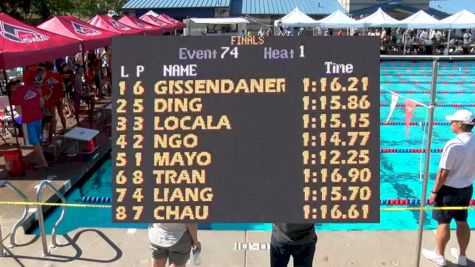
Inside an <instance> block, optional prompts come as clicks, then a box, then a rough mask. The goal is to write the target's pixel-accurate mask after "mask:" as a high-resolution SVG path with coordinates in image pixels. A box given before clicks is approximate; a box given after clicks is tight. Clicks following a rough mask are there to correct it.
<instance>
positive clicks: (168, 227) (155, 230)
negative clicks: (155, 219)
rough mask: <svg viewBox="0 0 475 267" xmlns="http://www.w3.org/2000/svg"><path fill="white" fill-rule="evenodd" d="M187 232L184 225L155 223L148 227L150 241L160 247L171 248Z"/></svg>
mask: <svg viewBox="0 0 475 267" xmlns="http://www.w3.org/2000/svg"><path fill="white" fill-rule="evenodd" d="M186 231H187V227H186V224H184V223H154V224H151V225H150V226H149V227H148V239H149V240H150V242H151V243H152V244H155V245H157V246H160V247H171V246H173V245H175V244H176V243H177V242H178V240H180V238H181V237H182V236H183V234H184V233H185V232H186Z"/></svg>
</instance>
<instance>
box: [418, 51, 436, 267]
mask: <svg viewBox="0 0 475 267" xmlns="http://www.w3.org/2000/svg"><path fill="white" fill-rule="evenodd" d="M437 60H438V59H437V58H434V60H433V62H432V90H431V97H430V98H431V99H430V105H429V108H428V111H429V122H428V123H429V127H428V131H427V144H426V158H425V163H424V182H423V185H422V197H421V206H420V209H419V229H418V231H417V248H416V262H415V266H419V264H420V260H421V246H422V231H423V230H424V219H425V204H426V199H427V185H428V182H429V167H430V149H431V145H432V129H433V128H434V126H433V124H434V108H435V91H436V89H437V69H438V65H439V63H438V61H437Z"/></svg>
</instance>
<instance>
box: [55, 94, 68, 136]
mask: <svg viewBox="0 0 475 267" xmlns="http://www.w3.org/2000/svg"><path fill="white" fill-rule="evenodd" d="M55 106H56V110H57V111H58V115H59V118H60V119H61V124H62V125H63V132H66V117H65V116H64V110H63V109H64V107H63V101H62V99H61V100H58V101H57V102H56V103H55ZM53 114H54V112H53ZM53 129H54V131H55V132H56V127H55V128H53Z"/></svg>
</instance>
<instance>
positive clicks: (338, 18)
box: [317, 10, 364, 28]
mask: <svg viewBox="0 0 475 267" xmlns="http://www.w3.org/2000/svg"><path fill="white" fill-rule="evenodd" d="M317 23H318V25H319V26H320V27H323V28H362V27H363V26H364V25H363V23H361V22H357V21H356V20H354V19H352V18H350V17H348V16H347V15H345V14H344V13H343V12H341V11H340V10H337V11H335V12H333V13H332V14H330V15H328V16H326V17H325V18H323V19H320V20H317Z"/></svg>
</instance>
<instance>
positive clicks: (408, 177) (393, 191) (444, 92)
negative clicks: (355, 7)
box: [46, 61, 475, 233]
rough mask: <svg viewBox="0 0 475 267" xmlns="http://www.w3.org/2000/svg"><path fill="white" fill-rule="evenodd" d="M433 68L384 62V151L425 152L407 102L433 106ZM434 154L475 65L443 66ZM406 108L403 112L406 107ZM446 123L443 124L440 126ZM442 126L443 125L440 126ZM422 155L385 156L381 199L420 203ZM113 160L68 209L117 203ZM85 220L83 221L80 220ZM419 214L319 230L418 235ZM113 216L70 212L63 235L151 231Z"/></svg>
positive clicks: (434, 162) (473, 94)
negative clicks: (96, 199)
mask: <svg viewBox="0 0 475 267" xmlns="http://www.w3.org/2000/svg"><path fill="white" fill-rule="evenodd" d="M431 72H432V62H430V61H427V62H412V61H383V62H381V88H382V89H384V90H383V91H382V92H381V94H380V99H381V112H380V114H381V118H380V119H381V121H385V120H386V117H387V115H388V114H389V110H390V108H389V104H390V103H391V93H390V92H387V91H386V90H390V91H394V92H396V93H399V94H400V95H401V96H400V97H399V101H398V104H399V105H398V107H397V108H396V109H395V110H394V113H393V114H392V116H391V118H390V120H389V122H390V124H389V125H386V124H382V125H381V126H380V129H381V135H380V136H381V148H388V149H406V148H415V149H419V148H425V146H426V145H425V143H424V142H425V139H426V137H425V136H424V132H425V131H426V126H425V125H426V123H425V122H427V121H428V113H427V109H426V108H425V107H416V109H415V112H414V115H413V118H412V121H413V122H415V125H413V126H411V127H410V129H409V135H408V136H407V137H406V128H405V125H404V123H403V122H404V121H405V114H404V107H403V105H404V102H405V100H406V99H405V98H410V99H413V100H415V101H418V102H421V103H424V104H428V103H429V101H430V94H429V93H428V91H429V90H430V89H431V80H432V76H431ZM437 91H438V92H440V93H438V94H437V96H436V103H437V105H441V106H440V107H437V108H436V109H435V115H434V121H435V122H436V125H435V126H434V131H433V139H432V148H433V149H442V148H443V146H444V144H445V142H446V141H447V140H449V139H450V138H452V137H453V136H454V134H453V133H452V132H451V131H450V127H449V126H448V125H446V124H444V122H445V119H444V118H445V115H447V114H449V113H453V112H454V111H455V110H457V109H458V108H459V107H455V106H450V105H451V104H462V105H469V106H470V107H467V108H468V109H471V110H472V111H475V108H474V107H471V105H473V104H474V103H475V61H453V62H452V61H445V62H444V61H442V62H440V66H439V72H438V82H437ZM401 105H402V106H401ZM439 122H441V123H439ZM438 124H440V125H438ZM424 156H425V155H424V154H422V153H381V172H380V183H381V199H419V198H420V197H421V192H422V180H421V177H422V176H421V173H422V169H423V164H424ZM439 159H440V153H438V152H435V153H432V155H431V159H430V162H431V165H430V175H429V187H428V188H429V190H430V189H431V188H432V185H433V181H434V177H435V173H436V172H437V167H438V162H439ZM111 177H112V166H111V160H110V159H108V160H106V161H104V163H103V164H102V166H100V167H99V168H98V169H97V170H96V171H95V173H94V174H93V175H91V177H89V178H88V179H87V180H86V181H85V182H84V183H83V184H81V185H79V186H77V187H76V188H74V189H73V190H72V191H71V192H70V193H69V194H68V196H67V200H68V203H81V198H82V197H83V196H100V197H111V188H112V184H111V183H112V178H111ZM472 198H473V197H472ZM59 212H60V209H56V210H55V211H53V212H52V213H51V214H50V215H49V216H48V217H47V220H46V229H47V231H48V232H51V226H52V225H53V223H54V220H56V219H57V218H58V216H59ZM469 215H470V218H469V221H471V222H475V212H473V211H470V212H469ZM78 218H80V219H78ZM425 218H426V219H425V229H433V228H435V226H436V223H435V221H434V220H432V218H431V214H430V212H428V213H426V217H425ZM418 219H419V212H418V211H381V222H380V223H379V224H374V223H373V224H321V225H317V229H318V230H350V229H351V230H415V229H417V227H418ZM111 222H112V212H111V211H110V210H109V209H97V208H68V209H67V211H66V217H65V220H64V221H63V223H62V224H61V226H60V227H59V229H58V233H66V232H68V231H71V230H74V229H76V228H78V227H123V228H129V227H133V228H146V224H112V223H111ZM200 228H201V229H219V230H270V228H271V225H270V224H200Z"/></svg>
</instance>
